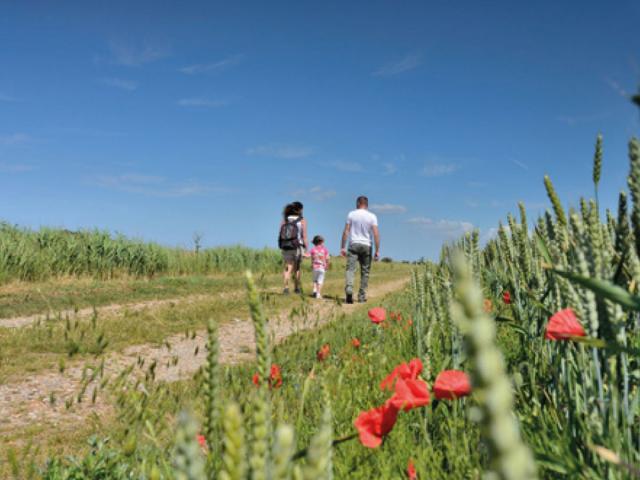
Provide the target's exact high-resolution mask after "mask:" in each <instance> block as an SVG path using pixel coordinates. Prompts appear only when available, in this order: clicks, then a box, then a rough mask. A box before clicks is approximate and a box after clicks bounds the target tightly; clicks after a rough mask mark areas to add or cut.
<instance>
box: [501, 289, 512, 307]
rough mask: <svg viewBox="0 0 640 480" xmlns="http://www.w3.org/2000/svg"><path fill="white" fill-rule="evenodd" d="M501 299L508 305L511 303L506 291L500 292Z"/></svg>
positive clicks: (509, 295)
mask: <svg viewBox="0 0 640 480" xmlns="http://www.w3.org/2000/svg"><path fill="white" fill-rule="evenodd" d="M502 301H503V302H504V303H506V304H507V305H509V304H510V303H511V294H510V293H509V292H507V291H505V292H503V293H502Z"/></svg>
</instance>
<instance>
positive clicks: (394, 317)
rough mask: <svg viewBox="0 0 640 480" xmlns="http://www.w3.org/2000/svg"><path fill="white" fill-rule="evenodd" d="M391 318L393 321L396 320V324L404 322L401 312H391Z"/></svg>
mask: <svg viewBox="0 0 640 480" xmlns="http://www.w3.org/2000/svg"><path fill="white" fill-rule="evenodd" d="M389 318H390V319H391V320H395V321H396V322H401V321H402V314H401V313H400V312H391V313H390V314H389Z"/></svg>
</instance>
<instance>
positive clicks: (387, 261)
mask: <svg viewBox="0 0 640 480" xmlns="http://www.w3.org/2000/svg"><path fill="white" fill-rule="evenodd" d="M380 261H381V262H382V263H393V258H391V257H382V258H381V259H380Z"/></svg>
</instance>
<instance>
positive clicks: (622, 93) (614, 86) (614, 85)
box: [604, 77, 629, 98]
mask: <svg viewBox="0 0 640 480" xmlns="http://www.w3.org/2000/svg"><path fill="white" fill-rule="evenodd" d="M604 81H605V82H607V85H609V87H611V90H613V91H614V92H616V93H617V94H618V95H620V96H621V97H625V98H628V97H629V92H627V91H626V90H625V89H624V88H623V87H622V86H621V85H620V84H619V83H618V82H617V81H616V80H614V79H612V78H608V77H607V78H605V79H604Z"/></svg>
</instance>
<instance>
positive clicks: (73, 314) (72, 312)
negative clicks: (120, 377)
mask: <svg viewBox="0 0 640 480" xmlns="http://www.w3.org/2000/svg"><path fill="white" fill-rule="evenodd" d="M234 295H235V296H238V297H239V296H240V295H241V293H238V292H226V293H218V294H215V293H210V294H196V295H186V296H183V297H176V298H162V299H154V300H144V301H140V302H132V303H113V304H110V305H103V306H101V307H95V308H94V307H87V308H81V309H75V308H69V309H66V310H62V311H60V312H56V313H53V312H44V313H36V314H33V315H25V316H20V317H11V318H0V327H3V328H21V327H27V326H29V325H34V324H36V323H38V322H46V321H55V320H57V319H59V318H61V319H63V320H64V319H66V318H72V319H74V320H76V319H82V318H90V317H91V316H92V315H94V313H97V314H98V315H124V314H125V313H126V312H137V311H140V310H144V309H155V308H160V307H165V306H169V305H171V306H175V305H180V304H185V303H186V304H190V303H196V302H200V301H202V300H205V299H207V298H214V297H215V298H227V297H231V296H234Z"/></svg>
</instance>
